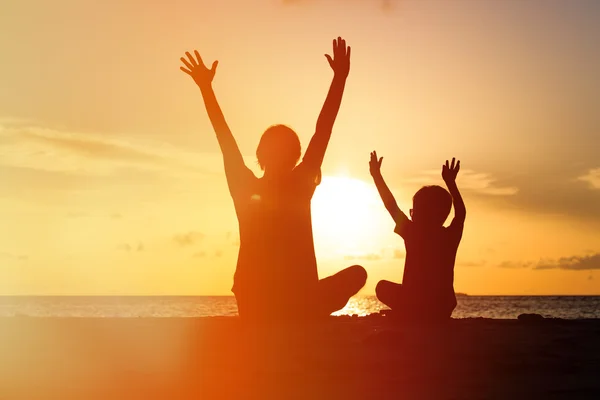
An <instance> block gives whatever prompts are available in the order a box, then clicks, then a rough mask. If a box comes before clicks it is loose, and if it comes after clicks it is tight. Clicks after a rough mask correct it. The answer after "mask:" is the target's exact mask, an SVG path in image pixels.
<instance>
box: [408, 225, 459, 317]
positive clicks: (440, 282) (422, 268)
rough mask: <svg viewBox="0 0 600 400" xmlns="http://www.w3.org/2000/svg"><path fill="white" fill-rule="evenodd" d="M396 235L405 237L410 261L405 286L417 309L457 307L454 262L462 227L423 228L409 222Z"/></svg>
mask: <svg viewBox="0 0 600 400" xmlns="http://www.w3.org/2000/svg"><path fill="white" fill-rule="evenodd" d="M396 233H398V234H399V235H401V236H402V237H403V238H404V243H405V245H406V261H405V264H404V277H403V279H402V287H403V290H404V293H405V294H406V296H407V297H408V298H409V299H411V301H414V302H415V304H414V306H415V309H421V310H423V309H427V310H431V309H435V308H438V307H439V306H442V305H443V306H449V305H452V307H454V306H455V305H456V297H455V293H454V263H455V260H456V252H457V250H458V245H459V243H460V240H461V237H462V226H461V225H460V224H458V223H453V224H451V225H450V226H449V227H447V228H445V227H443V226H439V227H427V228H426V227H423V226H419V225H418V224H415V223H414V222H412V221H411V222H409V223H408V224H407V226H405V227H403V229H402V230H399V229H398V228H397V229H396Z"/></svg>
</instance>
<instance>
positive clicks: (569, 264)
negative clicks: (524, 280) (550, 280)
mask: <svg viewBox="0 0 600 400" xmlns="http://www.w3.org/2000/svg"><path fill="white" fill-rule="evenodd" d="M534 269H566V270H572V271H590V270H595V269H600V253H595V254H589V255H585V256H571V257H562V258H559V259H558V260H543V261H540V262H539V263H538V264H537V265H536V266H535V267H534Z"/></svg>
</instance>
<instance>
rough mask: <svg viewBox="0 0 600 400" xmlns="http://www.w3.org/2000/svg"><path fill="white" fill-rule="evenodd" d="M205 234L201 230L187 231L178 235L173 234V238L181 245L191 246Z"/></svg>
mask: <svg viewBox="0 0 600 400" xmlns="http://www.w3.org/2000/svg"><path fill="white" fill-rule="evenodd" d="M204 237H205V235H204V234H203V233H201V232H195V231H191V232H187V233H183V234H180V235H175V236H174V237H173V240H174V241H175V243H177V244H178V245H179V246H181V247H186V246H191V245H193V244H195V243H197V242H199V241H201V240H202V239H204Z"/></svg>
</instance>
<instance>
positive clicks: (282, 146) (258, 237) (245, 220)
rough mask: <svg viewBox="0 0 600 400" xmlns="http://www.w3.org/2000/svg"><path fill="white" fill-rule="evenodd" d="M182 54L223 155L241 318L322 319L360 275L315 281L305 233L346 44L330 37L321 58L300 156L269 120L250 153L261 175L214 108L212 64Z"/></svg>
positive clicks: (283, 129)
mask: <svg viewBox="0 0 600 400" xmlns="http://www.w3.org/2000/svg"><path fill="white" fill-rule="evenodd" d="M186 56H187V59H186V58H183V57H182V58H181V61H182V62H183V64H184V65H185V67H181V70H182V71H183V72H185V73H186V74H188V75H190V76H191V77H192V78H193V79H194V81H195V82H196V84H197V85H198V86H199V88H200V91H201V93H202V97H203V99H204V104H205V106H206V110H207V112H208V116H209V118H210V120H211V123H212V125H213V128H214V130H215V133H216V135H217V140H218V142H219V146H220V148H221V152H222V153H223V161H224V166H225V176H226V177H227V184H228V186H229V192H230V194H231V197H232V198H233V204H234V207H235V211H236V215H237V218H238V223H239V231H240V250H239V254H238V261H237V268H236V271H235V276H234V284H233V288H232V291H233V293H234V294H235V297H236V301H237V304H238V311H239V314H240V316H241V317H242V318H244V319H249V320H264V319H266V320H273V319H286V318H292V319H298V318H304V317H308V318H314V317H324V316H327V315H329V314H331V313H332V312H334V311H337V310H339V309H341V308H343V307H344V306H345V305H346V303H347V302H348V299H349V298H350V297H351V296H353V295H354V294H356V293H357V292H358V291H359V290H360V288H361V287H362V286H363V285H364V284H365V281H366V279H367V273H366V271H365V270H364V268H363V267H361V266H359V265H354V266H351V267H349V268H346V269H344V270H342V271H340V272H338V273H337V274H335V275H333V276H330V277H327V278H325V279H320V280H319V277H318V273H317V262H316V258H315V250H314V243H313V235H312V222H311V207H310V203H311V199H312V196H313V193H314V191H315V188H316V187H317V185H318V184H319V182H320V177H321V164H322V163H323V157H324V156H325V150H326V149H327V145H328V143H329V139H330V137H331V131H332V128H333V124H334V122H335V119H336V116H337V113H338V110H339V107H340V104H341V101H342V95H343V92H344V87H345V84H346V78H347V77H348V73H349V70H350V47H346V42H345V41H344V40H343V39H342V38H338V39H337V40H334V41H333V57H331V56H329V55H325V57H326V58H327V61H328V62H329V65H330V66H331V68H332V69H333V72H334V77H333V80H332V83H331V87H330V89H329V92H328V94H327V98H326V99H325V103H324V104H323V109H322V110H321V113H320V115H319V118H318V120H317V125H316V130H315V134H314V135H313V137H312V139H311V141H310V143H309V145H308V148H307V150H306V153H305V155H304V158H303V159H302V161H301V162H300V163H299V164H298V161H299V160H300V157H301V154H302V153H301V148H300V141H299V139H298V135H297V134H296V132H294V131H293V130H292V129H291V128H289V127H287V126H285V125H273V126H271V127H270V128H268V129H267V130H266V131H265V132H264V133H263V135H262V137H261V139H260V143H259V145H258V148H257V150H256V156H257V159H258V163H259V165H260V167H261V169H262V170H263V171H264V175H263V176H262V177H260V178H259V177H256V176H255V175H254V173H253V172H252V171H250V169H248V167H247V166H246V165H245V163H244V159H243V158H242V155H241V153H240V150H239V148H238V146H237V143H236V141H235V139H234V137H233V135H232V133H231V131H230V129H229V126H228V125H227V122H226V121H225V117H224V116H223V113H222V111H221V108H220V107H219V104H218V102H217V99H216V97H215V94H214V91H213V89H212V80H213V77H214V75H215V72H216V67H217V62H216V61H215V62H214V63H213V64H212V67H211V68H210V69H209V68H207V67H206V66H205V65H204V63H203V62H202V59H201V58H200V54H199V53H198V52H197V51H195V57H194V56H192V55H191V54H190V53H186Z"/></svg>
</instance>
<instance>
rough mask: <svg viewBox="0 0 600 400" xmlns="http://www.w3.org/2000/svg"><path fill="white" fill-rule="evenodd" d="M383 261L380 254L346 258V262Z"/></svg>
mask: <svg viewBox="0 0 600 400" xmlns="http://www.w3.org/2000/svg"><path fill="white" fill-rule="evenodd" d="M381 259H383V257H382V256H381V255H380V254H375V253H367V254H355V255H347V256H344V260H365V261H379V260H381Z"/></svg>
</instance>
